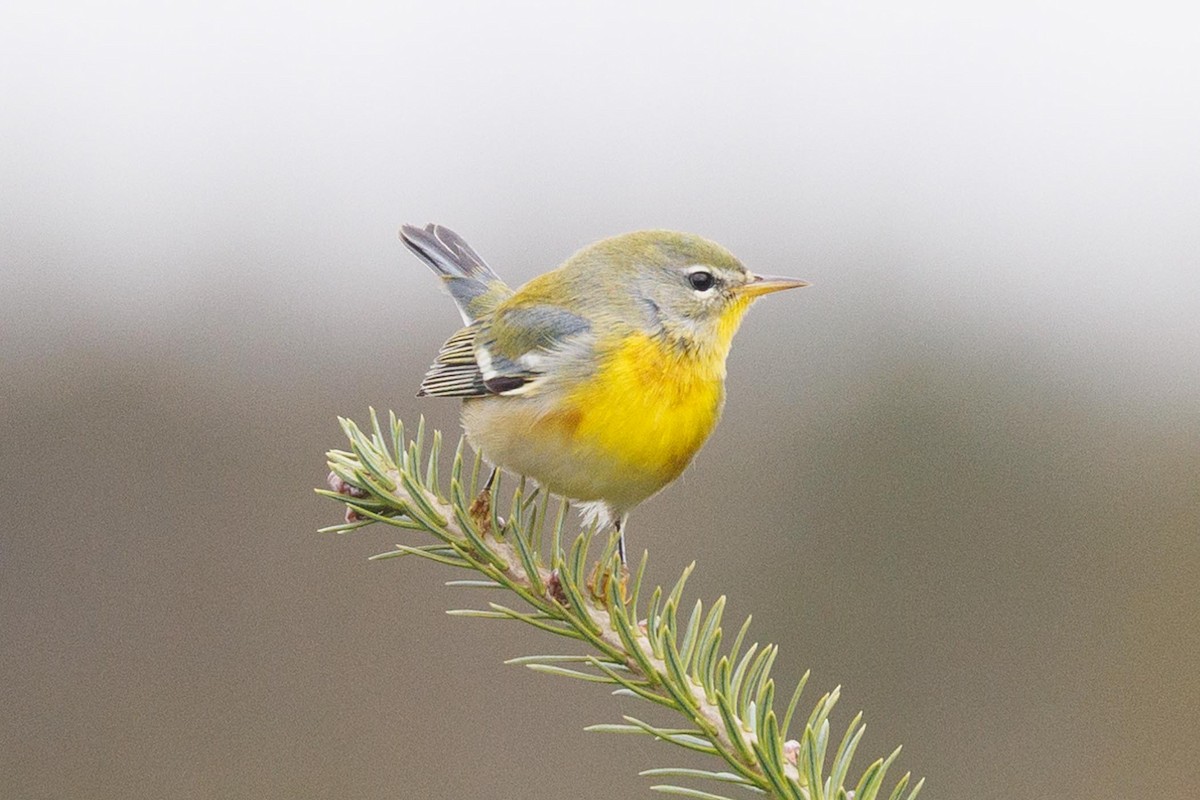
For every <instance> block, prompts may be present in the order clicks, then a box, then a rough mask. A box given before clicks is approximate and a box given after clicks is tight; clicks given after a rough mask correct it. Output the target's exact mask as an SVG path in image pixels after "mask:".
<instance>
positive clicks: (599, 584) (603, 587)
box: [587, 561, 631, 603]
mask: <svg viewBox="0 0 1200 800" xmlns="http://www.w3.org/2000/svg"><path fill="white" fill-rule="evenodd" d="M613 580H615V581H616V582H617V591H618V592H620V594H621V598H622V599H623V600H624V601H625V602H626V603H628V602H629V600H630V599H631V598H630V596H629V567H628V566H626V564H625V562H624V561H622V562H621V568H620V570H619V574H617V575H614V574H613V570H612V569H610V568H607V567H605V566H604V565H603V564H601V563H600V562H599V561H597V562H596V566H595V567H593V568H592V574H591V577H589V578H588V584H587V585H588V591H590V592H591V593H592V597H593V598H595V599H596V600H598V601H600V602H601V603H603V602H606V601H607V599H608V588H609V586H610V585H611V583H612V581H613Z"/></svg>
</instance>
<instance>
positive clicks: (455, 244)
mask: <svg viewBox="0 0 1200 800" xmlns="http://www.w3.org/2000/svg"><path fill="white" fill-rule="evenodd" d="M400 238H401V239H402V240H403V241H404V244H405V245H406V246H407V247H408V249H409V250H412V251H413V252H414V253H416V254H417V256H418V257H419V258H420V259H421V260H422V261H424V262H425V263H426V264H428V265H429V268H430V269H432V270H433V271H434V272H436V273H437V274H438V276H439V277H441V279H442V280H443V281H444V282H445V284H446V288H447V289H448V290H449V291H450V295H451V297H453V298H454V302H455V303H457V304H458V308H459V311H461V312H462V315H463V320H464V321H466V322H468V323H470V322H473V321H475V320H476V319H478V318H479V317H480V316H481V315H482V314H484V313H486V312H487V311H490V310H491V308H492V307H494V306H495V303H496V301H498V300H499V299H501V298H502V297H504V296H507V295H508V294H509V293H510V291H511V290H509V289H508V287H507V286H506V285H505V284H504V282H503V281H502V280H500V277H499V276H498V275H497V274H496V273H495V272H493V271H492V268H491V267H489V266H488V265H487V262H486V261H484V260H483V259H482V258H481V257H480V256H479V254H478V253H476V252H475V251H474V250H473V249H472V248H471V246H470V245H469V244H467V243H466V242H465V241H463V238H462V237H461V236H459V235H458V234H457V233H455V232H454V231H452V230H450V229H449V228H447V227H445V226H442V225H433V224H430V225H426V226H425V228H424V229H421V228H418V227H416V226H415V225H405V226H403V227H402V228H401V229H400Z"/></svg>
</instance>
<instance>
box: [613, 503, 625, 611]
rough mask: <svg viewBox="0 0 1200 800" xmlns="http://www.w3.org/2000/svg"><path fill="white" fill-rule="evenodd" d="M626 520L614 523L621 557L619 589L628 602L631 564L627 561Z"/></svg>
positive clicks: (622, 519) (621, 519) (618, 552)
mask: <svg viewBox="0 0 1200 800" xmlns="http://www.w3.org/2000/svg"><path fill="white" fill-rule="evenodd" d="M625 519H626V518H625V517H624V516H622V517H621V518H620V519H618V520H617V521H616V522H614V523H613V526H614V527H615V528H616V529H617V555H619V556H620V557H621V577H620V583H618V584H617V588H618V589H620V590H621V596H622V597H624V598H625V599H626V600H628V599H629V595H628V592H627V590H628V588H629V564H628V563H627V562H626V561H625Z"/></svg>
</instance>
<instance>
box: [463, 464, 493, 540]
mask: <svg viewBox="0 0 1200 800" xmlns="http://www.w3.org/2000/svg"><path fill="white" fill-rule="evenodd" d="M498 474H500V468H499V467H492V474H491V475H489V476H488V479H487V480H486V481H485V482H484V484H483V489H482V490H480V492H479V494H478V495H476V496H475V500H474V501H473V502H472V503H471V508H470V509H468V511H467V513H468V514H470V516H471V519H472V520H473V521H474V522H475V524H476V525H478V526H479V529H480V530H482V531H484V532H487V531H489V530H491V528H492V485H493V484H495V482H496V476H497V475H498Z"/></svg>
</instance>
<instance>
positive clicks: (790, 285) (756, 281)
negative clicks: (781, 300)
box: [738, 275, 809, 297]
mask: <svg viewBox="0 0 1200 800" xmlns="http://www.w3.org/2000/svg"><path fill="white" fill-rule="evenodd" d="M808 285H809V283H808V281H802V280H800V279H798V278H781V277H779V276H777V275H755V276H754V277H752V278H751V279H750V282H749V283H743V284H742V285H741V287H739V288H738V294H741V295H744V296H746V297H758V296H759V295H764V294H770V293H771V292H782V291H783V290H784V289H802V288H804V287H805V286H808Z"/></svg>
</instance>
